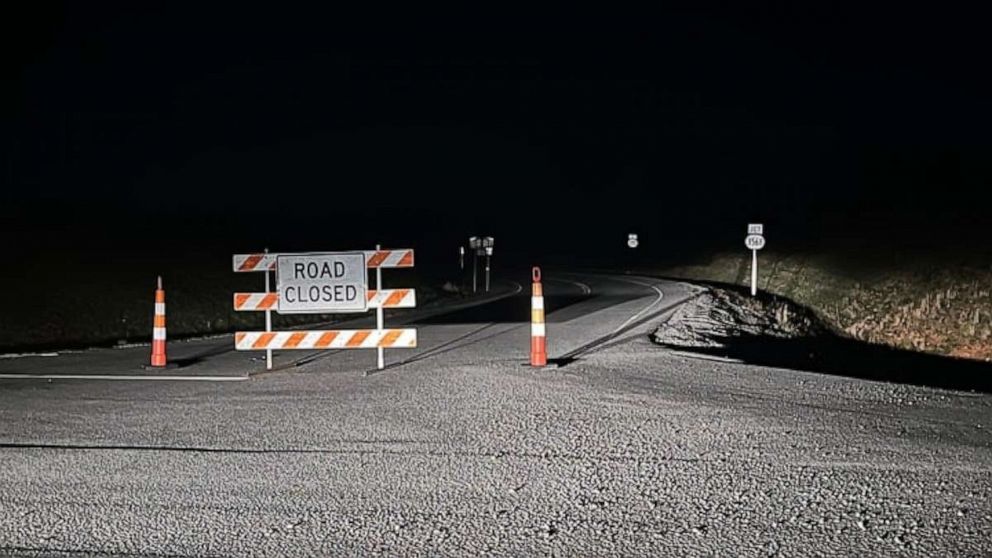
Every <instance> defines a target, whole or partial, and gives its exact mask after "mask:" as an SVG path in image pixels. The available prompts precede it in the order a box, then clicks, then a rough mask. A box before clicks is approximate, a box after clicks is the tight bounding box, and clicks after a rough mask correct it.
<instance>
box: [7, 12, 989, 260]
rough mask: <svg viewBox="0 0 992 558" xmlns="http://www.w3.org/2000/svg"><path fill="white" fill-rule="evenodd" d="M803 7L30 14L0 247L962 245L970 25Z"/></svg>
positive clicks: (981, 217)
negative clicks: (12, 238)
mask: <svg viewBox="0 0 992 558" xmlns="http://www.w3.org/2000/svg"><path fill="white" fill-rule="evenodd" d="M132 4H133V3H132ZM139 4H142V3H139ZM801 4H802V5H803V7H797V8H778V9H761V10H759V9H754V8H751V10H750V11H749V10H744V9H738V10H736V11H731V12H723V13H718V12H690V11H669V12H650V13H641V14H620V13H617V14H611V15H604V14H601V13H586V14H578V13H541V14H537V13H529V14H521V13H516V14H514V13H499V12H495V11H494V12H481V11H480V12H475V13H469V12H461V13H450V12H449V13H444V14H442V13H423V12H418V13H394V12H390V11H389V10H387V9H386V8H385V7H383V8H382V9H381V12H380V13H362V14H357V13H344V12H341V11H339V10H336V9H330V8H328V9H326V10H325V11H319V12H314V11H310V12H302V11H297V10H294V9H289V8H286V9H282V8H278V9H277V8H272V11H248V10H246V9H245V8H244V7H238V8H233V7H232V8H226V9H221V8H212V9H208V10H205V9H204V8H203V7H202V6H198V7H197V9H195V10H181V9H178V8H170V9H163V10H153V9H149V8H144V7H134V6H129V5H128V4H113V5H108V4H104V5H103V7H100V8H93V7H92V6H89V5H84V4H82V3H73V4H71V5H69V6H63V5H55V4H52V5H48V6H44V7H40V6H38V5H37V4H34V5H33V7H31V8H30V9H28V11H21V12H14V13H8V14H7V16H6V17H4V18H3V20H4V22H3V26H4V29H3V35H4V37H5V41H6V43H5V44H4V51H5V52H6V53H7V54H6V55H5V59H4V88H3V89H4V91H3V93H2V95H3V112H2V125H3V126H2V131H3V136H2V142H3V150H4V153H5V160H4V163H5V165H4V169H3V170H4V173H3V176H2V180H3V183H4V187H3V193H2V194H0V196H2V197H0V201H2V203H3V210H2V214H0V215H2V217H3V219H4V225H3V226H4V233H5V234H6V235H8V236H9V235H11V234H14V235H16V236H17V237H18V238H30V239H32V240H30V241H24V243H23V244H20V243H19V245H21V246H23V247H27V251H28V252H30V251H34V252H37V253H42V252H44V251H47V250H52V249H54V248H53V246H57V245H61V246H71V247H73V249H77V250H84V251H85V250H95V249H97V248H98V247H99V248H101V249H107V248H108V247H109V249H110V250H114V249H120V250H124V249H146V248H154V247H156V246H169V247H171V248H174V249H179V250H182V249H184V248H185V247H188V248H198V249H214V248H216V249H217V250H221V249H223V250H234V249H237V250H251V249H257V248H258V247H260V245H261V244H267V245H270V246H273V247H274V249H282V250H296V249H320V248H328V249H343V248H353V247H361V246H364V245H367V244H369V243H372V242H375V241H377V240H381V241H383V242H386V243H390V244H393V245H399V244H414V245H417V247H418V248H421V249H426V250H428V251H429V250H437V251H453V250H454V246H456V245H457V242H458V241H459V240H460V239H462V238H464V237H465V236H468V235H469V234H477V233H489V234H493V235H494V236H497V237H498V242H500V247H504V249H505V250H507V251H509V252H514V253H520V254H524V253H527V254H528V255H537V254H541V253H547V251H548V250H550V249H551V246H552V245H554V246H558V248H556V249H555V250H556V251H557V252H558V253H559V254H562V253H569V254H571V253H575V251H577V250H585V249H586V247H590V246H592V247H596V249H599V248H600V247H602V248H603V249H604V250H605V249H606V248H605V247H607V246H609V247H613V246H619V245H622V242H623V239H624V238H625V235H626V233H627V232H628V231H629V230H636V231H639V232H641V234H642V235H643V236H644V238H645V243H646V246H647V247H648V249H649V250H654V251H661V250H664V251H670V252H678V253H692V252H693V251H702V250H703V249H711V248H716V247H724V248H730V249H735V248H737V247H738V245H739V244H741V242H742V239H743V233H742V232H741V231H743V229H744V223H745V222H746V221H747V220H748V219H760V220H763V221H765V222H766V223H769V225H768V227H769V241H770V242H771V243H776V244H778V245H779V246H788V247H791V248H796V249H816V250H821V251H822V250H831V249H834V248H833V247H834V246H839V245H841V243H842V242H841V241H842V239H841V238H840V237H843V236H852V237H853V236H857V237H865V238H866V239H867V242H868V243H869V244H874V245H877V246H888V245H889V243H891V242H894V240H893V238H900V239H903V240H902V242H904V243H906V244H908V245H911V246H918V245H919V246H918V247H920V249H923V248H926V249H928V250H935V249H937V250H944V249H946V248H948V247H951V246H953V247H955V248H961V249H963V250H968V249H971V248H972V247H979V246H981V245H982V244H985V243H987V239H988V238H989V237H990V233H992V226H990V223H992V220H990V219H989V218H988V217H986V216H985V214H986V212H987V206H986V205H985V204H984V203H983V200H984V198H985V197H986V196H984V195H983V194H984V191H985V190H986V189H987V188H988V187H989V186H990V181H992V158H990V152H989V148H990V142H989V139H988V137H989V135H988V134H989V130H990V129H992V128H990V125H992V117H990V114H992V111H990V106H989V105H990V99H992V97H990V96H989V93H990V91H989V89H988V87H987V85H986V77H985V75H984V74H986V73H987V71H988V68H987V60H986V58H987V55H988V52H990V49H989V45H988V39H987V32H986V29H985V28H984V27H983V25H984V22H985V21H987V20H986V19H985V18H984V17H982V16H981V14H974V13H949V12H945V13H930V12H928V13H923V12H907V11H906V10H907V8H905V7H902V8H893V9H891V10H883V9H880V8H879V9H876V11H866V10H865V9H864V8H863V7H862V8H858V9H857V10H854V11H849V10H846V9H841V8H836V7H834V8H831V7H826V6H823V5H821V7H818V8H812V7H809V6H805V5H806V4H809V3H801ZM272 6H275V5H272ZM5 9H6V8H5ZM153 224H154V225H155V226H158V227H159V229H158V230H159V233H158V236H155V234H153V232H154V231H153V229H152V225H153ZM840 231H848V232H846V233H843V234H842V233H841V232H840ZM848 242H850V241H848ZM563 244H565V245H567V246H568V248H561V246H562V245H563ZM356 245H358V246H356ZM580 247H582V248H580ZM225 257H226V256H225Z"/></svg>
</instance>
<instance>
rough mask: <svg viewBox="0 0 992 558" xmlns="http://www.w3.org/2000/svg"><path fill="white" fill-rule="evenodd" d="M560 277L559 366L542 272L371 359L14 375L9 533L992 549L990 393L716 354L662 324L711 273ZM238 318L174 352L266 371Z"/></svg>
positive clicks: (662, 549) (29, 539)
mask: <svg viewBox="0 0 992 558" xmlns="http://www.w3.org/2000/svg"><path fill="white" fill-rule="evenodd" d="M546 280H547V286H546V290H547V292H548V306H549V312H548V322H549V326H548V329H549V335H550V353H551V357H552V358H555V357H562V356H567V357H568V358H565V359H563V360H562V361H561V362H562V364H563V366H561V367H558V368H550V369H546V370H541V371H536V370H533V369H531V368H529V367H526V366H524V365H523V364H524V362H525V361H526V358H527V349H528V335H529V331H528V326H527V324H526V320H527V319H528V315H529V302H528V299H527V293H526V289H524V292H522V293H520V294H518V295H516V296H511V297H508V298H504V299H501V300H498V301H495V302H492V303H490V304H487V305H483V306H477V307H474V308H468V309H463V310H459V311H455V312H451V313H448V314H442V315H433V316H421V318H420V322H419V323H418V324H417V327H418V328H420V341H421V346H420V347H419V348H418V349H417V350H416V351H409V352H401V351H395V352H390V353H387V354H388V358H389V359H390V360H391V361H393V362H396V361H397V360H398V359H404V360H408V361H409V362H407V363H405V364H403V365H401V366H396V367H393V368H390V369H388V370H386V371H384V372H381V373H375V374H371V375H369V376H365V375H364V372H365V371H366V370H368V368H369V367H370V365H371V363H372V362H374V356H373V355H372V353H370V352H366V351H351V352H347V351H345V352H338V353H334V354H326V353H325V354H323V355H322V356H320V358H316V359H314V360H311V361H310V362H308V363H306V364H304V365H302V366H298V367H290V368H286V369H284V370H281V371H275V372H269V373H263V374H259V375H256V376H253V377H251V378H250V379H249V380H246V381H236V382H199V381H197V382H179V381H156V382H140V381H75V380H56V381H54V382H50V383H49V382H46V381H44V380H40V381H39V380H0V444H2V446H0V553H11V552H13V553H18V552H20V553H24V554H28V555H59V554H60V553H61V554H66V555H78V554H80V553H82V554H87V553H99V554H103V555H106V554H124V555H127V554H158V555H182V556H253V555H258V556H284V555H313V554H317V555H369V554H376V553H382V554H386V555H439V554H440V555H477V554H484V555H562V556H570V555H604V554H622V555H644V556H659V555H671V554H674V553H678V554H690V555H713V554H718V555H760V556H772V555H783V556H794V555H851V556H856V555H917V556H932V555H988V554H989V553H992V539H990V537H989V533H992V504H990V501H992V450H990V443H992V436H990V434H989V429H990V428H992V398H990V397H988V396H975V395H970V394H964V393H958V392H950V391H940V390H934V389H928V388H920V387H911V386H901V385H895V384H884V383H873V382H866V381H863V380H856V379H850V378H844V377H835V376H824V375H817V374H812V373H805V372H796V371H790V370H781V369H770V368H762V367H756V366H748V365H744V364H740V363H733V362H720V361H712V360H700V359H695V358H690V357H687V356H685V355H679V354H675V353H672V352H669V351H666V350H662V349H659V348H657V347H655V346H652V345H651V344H650V343H649V341H648V340H647V336H646V334H647V332H648V331H649V330H650V329H651V328H652V327H653V325H654V324H656V323H657V322H658V321H660V320H661V319H663V318H664V314H665V311H666V309H669V308H670V307H671V306H672V305H674V304H677V303H678V302H679V301H681V300H684V299H685V298H686V297H689V296H691V295H692V293H693V289H692V288H691V287H689V286H687V285H683V284H678V283H671V282H664V281H660V280H655V279H647V278H641V277H629V276H592V275H574V274H573V275H567V274H557V275H555V274H548V275H547V277H546ZM230 343H231V339H230V337H228V338H226V339H220V340H216V339H215V340H206V341H201V342H198V343H191V344H177V345H176V346H175V347H171V348H172V349H173V350H174V352H175V353H179V352H183V351H185V352H186V353H187V354H186V358H188V361H187V364H188V365H187V366H185V367H184V368H182V369H180V370H179V371H176V372H175V373H177V374H185V375H217V376H226V377H237V376H240V375H242V374H244V373H245V372H247V371H249V370H259V368H260V367H261V364H262V363H261V362H259V361H258V360H250V358H251V355H249V354H246V353H234V352H231V351H226V350H225V347H229V346H230ZM180 345H182V346H180ZM147 350H148V349H147V347H140V348H135V349H130V350H115V351H90V352H85V353H76V354H70V355H63V356H60V357H56V358H47V359H46V358H32V359H18V360H13V361H4V362H0V373H40V374H54V373H58V374H64V373H77V372H85V373H91V374H92V373H125V372H126V373H133V367H134V365H133V362H132V361H135V360H137V361H140V360H143V359H144V358H145V357H146V353H147ZM255 356H256V357H257V356H258V355H255ZM291 356H292V357H300V356H301V355H299V354H295V355H283V356H281V357H280V358H279V360H277V362H279V363H287V362H288V361H289V359H290V357H291Z"/></svg>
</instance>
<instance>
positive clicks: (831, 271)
mask: <svg viewBox="0 0 992 558" xmlns="http://www.w3.org/2000/svg"><path fill="white" fill-rule="evenodd" d="M656 271H657V270H656ZM759 271H760V272H761V273H760V276H759V283H758V284H759V288H761V289H762V290H766V291H769V292H772V293H775V294H779V295H783V296H786V297H789V298H791V299H793V300H795V301H796V302H798V303H800V304H803V305H805V306H807V307H809V308H811V309H812V310H813V311H815V312H816V313H817V314H818V315H819V316H820V318H821V319H823V320H824V321H825V322H826V323H828V324H829V325H830V326H831V327H833V328H834V329H836V330H838V331H840V332H844V333H846V334H847V335H849V336H851V337H854V338H856V339H860V340H863V341H868V342H871V343H878V344H885V345H890V346H894V347H899V348H903V349H912V350H917V351H925V352H930V353H935V354H941V355H948V356H955V357H962V358H970V359H979V360H989V361H992V295H990V292H992V269H989V268H988V267H985V268H978V267H969V266H965V265H957V266H947V265H943V266H929V265H923V264H920V263H919V262H913V261H905V262H902V264H899V265H894V266H890V269H889V270H887V271H885V272H884V273H883V272H873V273H864V272H850V271H844V269H843V266H842V265H838V264H837V263H836V262H831V261H829V260H827V259H826V258H822V257H807V256H790V255H781V254H775V253H770V252H767V251H765V252H762V254H761V261H760V262H759ZM661 273H663V274H666V275H670V276H674V277H682V278H688V279H702V280H708V281H717V282H721V283H730V284H736V285H748V284H749V281H750V254H747V253H743V254H720V255H717V256H715V257H713V258H712V259H710V261H708V262H705V263H701V264H697V265H688V266H679V267H673V268H668V269H664V270H661Z"/></svg>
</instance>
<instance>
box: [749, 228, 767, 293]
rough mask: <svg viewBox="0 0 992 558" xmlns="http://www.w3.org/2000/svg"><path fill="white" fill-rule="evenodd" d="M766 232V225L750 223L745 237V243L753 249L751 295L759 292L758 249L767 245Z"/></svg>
mask: <svg viewBox="0 0 992 558" xmlns="http://www.w3.org/2000/svg"><path fill="white" fill-rule="evenodd" d="M764 232H765V227H764V225H762V224H761V223H750V224H748V226H747V237H746V238H745V239H744V245H745V246H747V247H748V248H749V249H750V250H751V296H757V294H758V250H761V249H762V248H764V247H765V237H764Z"/></svg>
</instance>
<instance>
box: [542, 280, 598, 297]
mask: <svg viewBox="0 0 992 558" xmlns="http://www.w3.org/2000/svg"><path fill="white" fill-rule="evenodd" d="M545 281H557V282H559V283H568V284H569V285H575V286H576V287H578V288H580V289H582V294H584V295H589V294H592V287H590V286H589V285H586V284H585V283H583V282H581V281H570V280H568V279H558V278H552V277H548V278H546V279H545Z"/></svg>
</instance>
